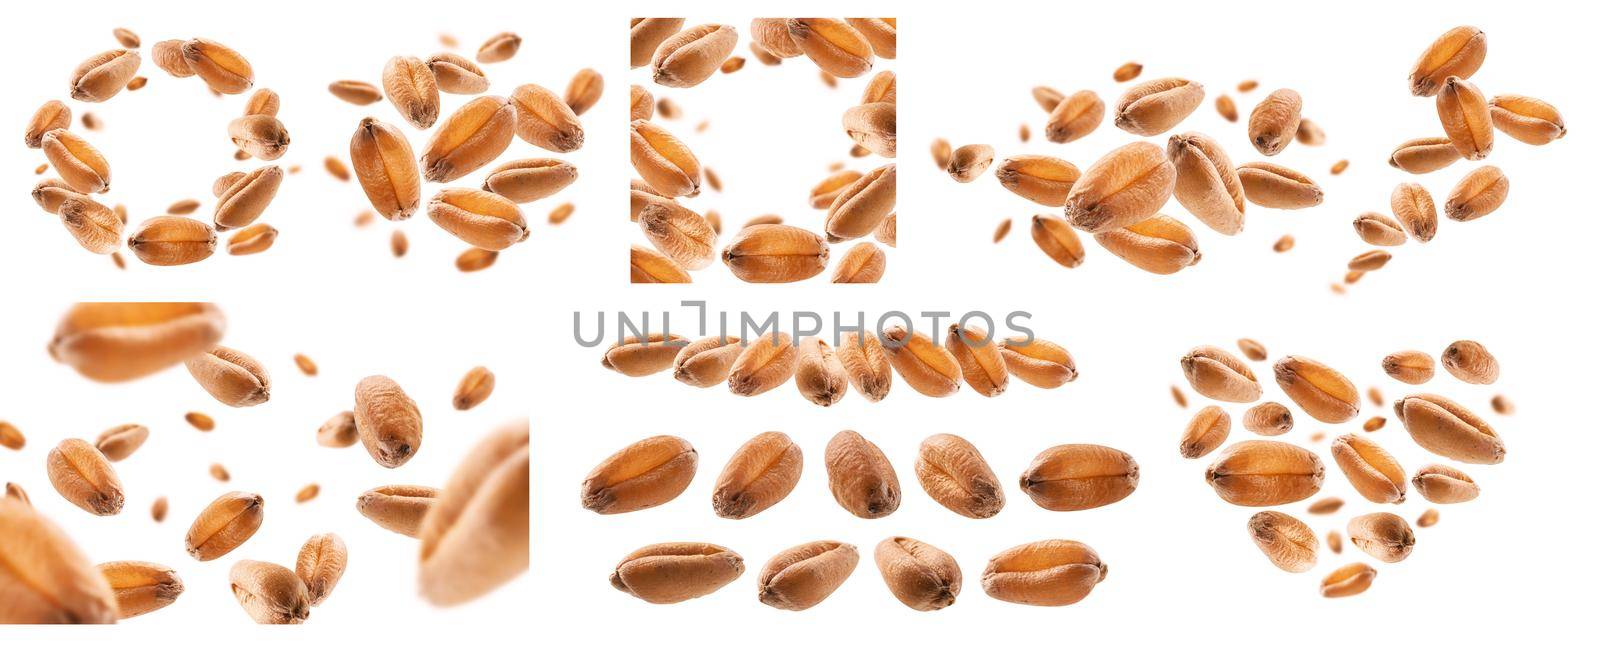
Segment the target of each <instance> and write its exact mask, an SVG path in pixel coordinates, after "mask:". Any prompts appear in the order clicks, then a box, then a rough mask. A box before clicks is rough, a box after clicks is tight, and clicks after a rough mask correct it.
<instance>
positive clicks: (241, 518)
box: [183, 491, 263, 561]
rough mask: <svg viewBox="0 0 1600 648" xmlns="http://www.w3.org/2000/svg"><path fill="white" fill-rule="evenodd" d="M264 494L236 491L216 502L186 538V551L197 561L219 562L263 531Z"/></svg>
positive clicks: (184, 543) (201, 516) (201, 515)
mask: <svg viewBox="0 0 1600 648" xmlns="http://www.w3.org/2000/svg"><path fill="white" fill-rule="evenodd" d="M262 505H263V501H262V499H261V496H260V495H256V494H253V493H242V492H239V491H233V492H231V493H224V494H223V495H222V496H221V497H218V498H217V499H215V500H212V502H211V503H210V504H207V505H206V507H205V509H204V510H202V511H200V514H199V515H198V516H196V517H195V519H194V523H192V524H190V525H189V531H188V533H187V534H185V535H184V538H183V545H184V549H185V550H186V551H188V552H189V555H190V556H194V558H195V560H199V561H207V560H216V559H217V558H221V557H222V556H224V555H226V554H227V553H228V552H230V551H233V550H234V549H237V548H238V547H239V545H242V544H244V543H245V541H246V540H249V539H250V536H253V535H255V533H256V529H259V528H261V520H262V517H263V506H262Z"/></svg>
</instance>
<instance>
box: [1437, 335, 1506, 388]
mask: <svg viewBox="0 0 1600 648" xmlns="http://www.w3.org/2000/svg"><path fill="white" fill-rule="evenodd" d="M1439 364H1442V365H1444V368H1445V371H1448V372H1450V375H1452V376H1455V377H1456V378H1457V379H1459V380H1461V381H1462V382H1465V383H1471V384H1474V385H1491V384H1494V381H1495V380H1497V379H1499V378H1500V362H1499V361H1497V360H1495V358H1494V355H1493V354H1491V353H1489V350H1488V349H1487V348H1484V346H1483V345H1482V344H1480V343H1478V342H1474V341H1472V340H1457V341H1455V342H1452V343H1450V346H1448V347H1445V350H1444V353H1442V354H1440V356H1439Z"/></svg>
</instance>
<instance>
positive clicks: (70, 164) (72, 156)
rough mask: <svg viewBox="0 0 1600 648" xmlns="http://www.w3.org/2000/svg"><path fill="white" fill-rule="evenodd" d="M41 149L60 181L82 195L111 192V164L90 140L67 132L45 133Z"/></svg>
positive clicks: (59, 130) (40, 141)
mask: <svg viewBox="0 0 1600 648" xmlns="http://www.w3.org/2000/svg"><path fill="white" fill-rule="evenodd" d="M39 147H40V148H41V149H43V150H44V156H45V158H46V159H48V160H50V166H52V167H54V168H55V170H56V173H57V174H59V175H60V176H61V179H62V180H63V181H65V182H66V183H67V184H68V185H70V186H71V187H72V188H73V189H74V190H77V191H78V192H80V193H86V194H90V193H105V192H107V191H110V190H111V163H110V162H107V161H106V158H105V156H103V155H101V154H100V151H99V150H97V149H95V147H94V146H93V145H91V144H89V142H88V140H85V139H83V138H82V137H79V136H78V135H75V134H73V133H71V132H69V131H67V130H64V129H59V128H58V129H56V130H52V131H46V132H45V134H44V135H43V136H42V137H41V138H40V140H39Z"/></svg>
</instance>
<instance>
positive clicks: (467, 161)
mask: <svg viewBox="0 0 1600 648" xmlns="http://www.w3.org/2000/svg"><path fill="white" fill-rule="evenodd" d="M516 124H517V111H516V109H515V108H514V107H512V105H511V101H510V100H509V99H506V98H504V97H495V96H483V97H478V98H476V99H473V100H471V101H468V102H467V103H465V104H463V105H462V106H461V108H459V109H457V110H456V111H455V112H454V113H451V114H450V116H448V117H446V118H445V119H444V121H443V122H440V123H439V127H438V128H436V129H434V131H433V136H432V137H430V138H429V139H428V145H427V146H425V147H423V149H422V158H421V160H420V165H421V167H422V177H423V178H425V179H427V180H428V181H429V182H450V181H451V180H455V179H458V178H460V177H462V176H464V175H466V174H468V173H472V172H473V171H476V170H478V169H480V168H482V167H483V166H484V165H486V164H488V163H490V162H492V161H494V159H495V158H497V157H500V154H501V153H503V152H505V150H506V147H508V146H510V145H511V136H512V133H513V132H514V131H515V130H516Z"/></svg>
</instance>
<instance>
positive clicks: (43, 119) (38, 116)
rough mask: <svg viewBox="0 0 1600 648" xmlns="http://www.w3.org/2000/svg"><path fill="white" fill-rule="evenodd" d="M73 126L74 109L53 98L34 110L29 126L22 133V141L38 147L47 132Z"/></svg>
mask: <svg viewBox="0 0 1600 648" xmlns="http://www.w3.org/2000/svg"><path fill="white" fill-rule="evenodd" d="M71 126H72V109H71V108H68V107H67V105H66V104H64V103H61V102H60V101H57V100H55V99H51V100H50V101H46V102H45V103H44V105H42V106H39V109H38V110H36V111H34V113H33V117H32V118H31V119H29V120H28V128H27V130H26V131H25V132H24V133H23V135H22V142H23V143H24V144H26V145H27V146H28V148H31V149H36V148H39V147H40V146H41V145H42V143H43V141H44V134H45V133H48V132H50V131H53V130H57V129H61V130H66V129H67V128H69V127H71Z"/></svg>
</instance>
